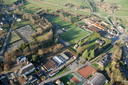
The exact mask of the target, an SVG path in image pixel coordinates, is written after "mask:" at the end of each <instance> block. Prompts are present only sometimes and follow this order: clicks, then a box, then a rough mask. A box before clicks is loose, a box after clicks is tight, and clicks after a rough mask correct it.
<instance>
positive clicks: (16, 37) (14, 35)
mask: <svg viewBox="0 0 128 85" xmlns="http://www.w3.org/2000/svg"><path fill="white" fill-rule="evenodd" d="M20 39H21V38H20V37H19V36H18V35H17V34H16V33H15V32H14V31H13V32H12V33H11V38H10V43H13V42H16V41H18V40H20Z"/></svg>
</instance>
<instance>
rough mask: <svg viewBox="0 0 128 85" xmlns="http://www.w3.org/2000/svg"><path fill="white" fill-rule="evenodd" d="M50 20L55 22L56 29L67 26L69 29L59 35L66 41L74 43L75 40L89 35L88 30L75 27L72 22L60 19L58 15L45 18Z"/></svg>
mask: <svg viewBox="0 0 128 85" xmlns="http://www.w3.org/2000/svg"><path fill="white" fill-rule="evenodd" d="M47 19H48V20H49V21H50V22H52V23H54V24H56V25H57V26H58V29H61V28H64V27H67V28H69V30H68V31H67V32H65V33H63V34H61V35H60V37H61V38H62V39H64V40H65V41H68V42H70V43H72V44H73V43H75V42H76V41H78V40H80V39H81V38H83V37H86V36H87V35H89V34H90V33H89V32H86V31H84V30H82V29H81V28H78V27H76V26H75V25H73V24H72V23H69V22H65V21H64V20H62V19H60V18H59V17H50V18H47Z"/></svg>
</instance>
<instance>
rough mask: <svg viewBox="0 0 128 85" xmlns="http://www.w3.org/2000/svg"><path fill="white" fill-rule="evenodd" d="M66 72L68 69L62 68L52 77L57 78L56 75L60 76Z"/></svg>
mask: <svg viewBox="0 0 128 85" xmlns="http://www.w3.org/2000/svg"><path fill="white" fill-rule="evenodd" d="M67 71H69V69H67V68H63V69H61V70H60V71H59V72H58V73H57V74H56V75H54V76H53V77H55V76H58V75H61V74H63V73H65V72H67Z"/></svg>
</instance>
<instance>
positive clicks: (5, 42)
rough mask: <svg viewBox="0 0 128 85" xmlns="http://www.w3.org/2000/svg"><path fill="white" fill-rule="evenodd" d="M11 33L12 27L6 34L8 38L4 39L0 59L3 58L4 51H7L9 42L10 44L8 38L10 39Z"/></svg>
mask: <svg viewBox="0 0 128 85" xmlns="http://www.w3.org/2000/svg"><path fill="white" fill-rule="evenodd" d="M10 34H11V27H10V29H9V31H8V34H7V35H6V39H5V40H4V44H3V46H2V48H1V51H0V59H3V53H4V51H5V48H6V46H7V44H8V40H9V36H10Z"/></svg>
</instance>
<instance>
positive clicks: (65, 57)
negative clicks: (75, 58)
mask: <svg viewBox="0 0 128 85" xmlns="http://www.w3.org/2000/svg"><path fill="white" fill-rule="evenodd" d="M60 56H61V57H62V58H63V59H64V60H65V61H67V60H69V57H68V56H67V55H66V54H64V53H61V54H60Z"/></svg>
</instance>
